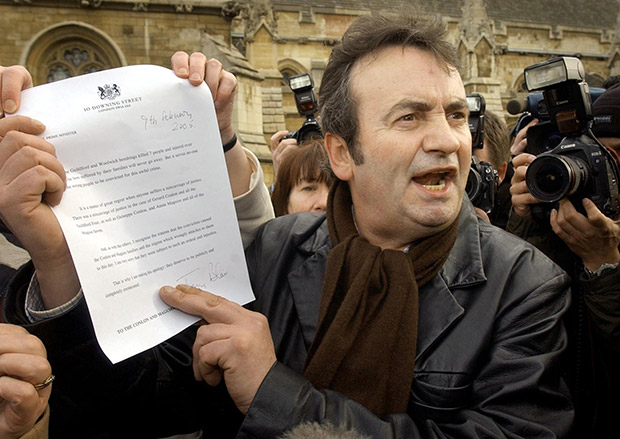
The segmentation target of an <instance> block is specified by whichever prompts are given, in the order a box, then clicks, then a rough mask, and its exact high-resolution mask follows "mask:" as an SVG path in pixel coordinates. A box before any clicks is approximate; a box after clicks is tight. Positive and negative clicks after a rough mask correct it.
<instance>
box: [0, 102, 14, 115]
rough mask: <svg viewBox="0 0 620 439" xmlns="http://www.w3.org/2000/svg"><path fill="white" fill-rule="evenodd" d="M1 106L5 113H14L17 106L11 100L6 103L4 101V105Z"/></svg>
mask: <svg viewBox="0 0 620 439" xmlns="http://www.w3.org/2000/svg"><path fill="white" fill-rule="evenodd" d="M2 106H3V107H4V111H5V112H6V113H14V112H15V110H17V104H16V103H15V101H14V100H13V99H7V100H6V101H4V104H2Z"/></svg>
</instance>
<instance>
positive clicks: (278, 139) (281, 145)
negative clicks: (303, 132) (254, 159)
mask: <svg viewBox="0 0 620 439" xmlns="http://www.w3.org/2000/svg"><path fill="white" fill-rule="evenodd" d="M288 133H289V132H288V131H286V130H284V131H278V132H277V133H275V134H274V135H273V136H271V143H270V147H271V157H272V160H273V175H274V181H275V179H276V177H277V176H278V168H279V167H280V163H282V160H283V159H284V157H286V155H287V154H288V153H289V152H290V151H292V150H293V149H294V148H295V147H296V146H299V145H297V140H295V139H283V137H284V136H286V135H287V134H288Z"/></svg>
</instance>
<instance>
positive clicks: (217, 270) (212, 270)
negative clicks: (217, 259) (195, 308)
mask: <svg viewBox="0 0 620 439" xmlns="http://www.w3.org/2000/svg"><path fill="white" fill-rule="evenodd" d="M200 271H201V268H194V269H193V270H191V271H190V272H188V273H185V274H184V275H182V276H179V278H178V279H177V280H176V282H177V283H182V284H185V285H191V286H193V287H196V288H201V289H203V290H204V289H207V288H208V284H206V283H200V282H195V281H193V280H192V277H195V276H196V275H197V274H199V273H200ZM226 276H228V272H226V271H224V270H223V269H222V267H221V265H220V264H219V263H213V262H209V280H210V281H211V282H215V281H217V280H220V279H223V278H225V277H226Z"/></svg>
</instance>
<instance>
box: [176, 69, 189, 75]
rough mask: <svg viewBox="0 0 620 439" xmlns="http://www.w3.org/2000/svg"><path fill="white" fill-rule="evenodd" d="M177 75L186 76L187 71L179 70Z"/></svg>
mask: <svg viewBox="0 0 620 439" xmlns="http://www.w3.org/2000/svg"><path fill="white" fill-rule="evenodd" d="M177 73H178V74H179V75H181V76H187V69H179V70H178V71H177Z"/></svg>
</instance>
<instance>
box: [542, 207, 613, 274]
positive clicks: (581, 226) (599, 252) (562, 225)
mask: <svg viewBox="0 0 620 439" xmlns="http://www.w3.org/2000/svg"><path fill="white" fill-rule="evenodd" d="M583 207H584V208H585V210H586V213H587V215H588V216H587V217H586V216H584V215H582V214H581V213H579V212H577V210H576V209H575V206H573V204H572V203H571V202H570V201H569V200H567V199H564V200H561V201H560V206H559V208H558V210H555V209H554V210H552V211H551V227H552V228H553V231H554V232H555V234H556V235H558V236H559V237H560V238H561V239H562V240H563V241H564V242H565V243H566V245H568V247H569V248H570V249H571V251H572V252H573V253H575V254H576V255H577V256H579V257H580V258H581V260H582V261H583V264H584V266H585V267H586V268H587V269H588V270H591V271H594V270H596V269H597V268H599V267H600V266H601V265H603V264H605V263H607V264H616V263H618V262H620V252H619V251H618V245H619V244H620V220H615V221H614V220H612V219H611V218H609V217H607V216H605V215H603V213H601V211H600V210H599V209H598V208H597V207H596V205H595V204H594V203H593V202H592V201H591V200H589V199H587V198H584V199H583Z"/></svg>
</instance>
